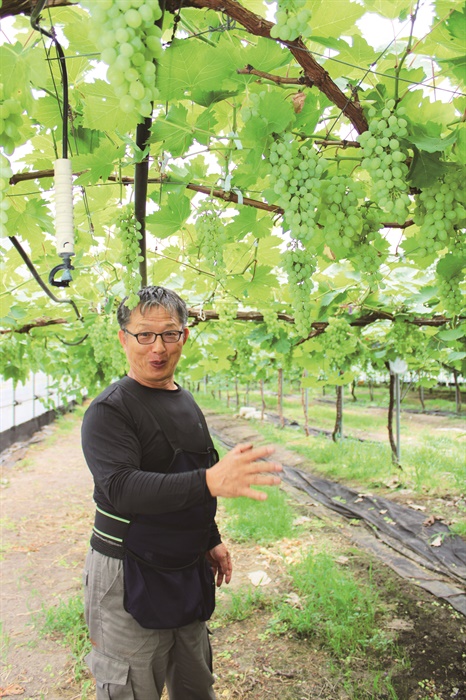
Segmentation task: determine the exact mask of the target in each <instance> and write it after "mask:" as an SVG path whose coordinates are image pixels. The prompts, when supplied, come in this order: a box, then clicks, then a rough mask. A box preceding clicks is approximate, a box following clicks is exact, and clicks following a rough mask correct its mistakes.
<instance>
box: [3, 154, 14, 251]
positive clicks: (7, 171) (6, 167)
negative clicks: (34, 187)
mask: <svg viewBox="0 0 466 700" xmlns="http://www.w3.org/2000/svg"><path fill="white" fill-rule="evenodd" d="M12 175H13V171H12V169H11V167H10V161H9V160H8V158H7V157H6V156H4V155H2V154H1V153H0V238H5V237H6V236H8V235H9V234H8V230H7V227H6V225H7V223H8V209H9V208H10V200H9V198H8V197H6V192H7V190H8V189H9V187H10V177H11V176H12Z"/></svg>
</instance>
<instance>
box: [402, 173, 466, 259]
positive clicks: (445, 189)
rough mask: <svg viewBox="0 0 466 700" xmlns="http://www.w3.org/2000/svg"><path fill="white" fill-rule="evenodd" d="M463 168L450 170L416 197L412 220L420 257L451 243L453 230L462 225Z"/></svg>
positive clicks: (464, 216) (455, 235) (463, 213)
mask: <svg viewBox="0 0 466 700" xmlns="http://www.w3.org/2000/svg"><path fill="white" fill-rule="evenodd" d="M465 174H466V173H465V172H464V169H463V170H461V169H460V168H458V169H455V170H451V171H450V172H448V173H446V174H445V175H444V176H443V177H442V178H441V179H439V180H437V182H436V183H435V185H433V186H432V187H428V188H426V189H424V190H422V192H420V193H419V194H418V195H417V198H416V209H415V211H414V221H415V223H416V224H417V225H418V226H419V239H420V248H419V250H418V251H417V252H418V254H419V255H420V256H421V257H425V256H426V255H428V254H431V253H436V252H438V251H439V250H443V249H444V248H446V247H447V246H449V241H450V240H452V242H453V244H454V241H455V239H456V237H457V227H459V226H461V225H462V224H463V223H464V219H465V218H466V209H465V207H464V180H465Z"/></svg>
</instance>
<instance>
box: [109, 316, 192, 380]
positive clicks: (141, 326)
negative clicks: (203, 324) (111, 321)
mask: <svg viewBox="0 0 466 700" xmlns="http://www.w3.org/2000/svg"><path fill="white" fill-rule="evenodd" d="M181 329H182V326H181V323H180V320H179V319H178V317H177V316H176V315H173V316H172V315H171V314H170V313H169V312H168V311H166V310H165V309H164V308H163V307H161V306H154V307H152V308H151V309H148V310H147V311H146V313H145V314H144V315H142V314H141V311H140V308H139V306H138V307H136V308H135V309H134V310H133V311H132V312H131V317H130V320H129V323H128V325H127V330H128V331H130V332H131V333H142V332H148V331H151V332H154V333H162V331H180V330H181ZM188 335H189V330H188V329H187V328H185V329H184V331H183V335H182V336H181V338H180V339H179V341H178V342H177V343H164V342H163V341H162V338H161V337H160V336H157V338H156V340H155V343H153V344H152V345H140V344H139V343H138V341H137V340H136V338H133V337H132V336H131V335H128V333H125V332H124V331H122V330H120V331H119V333H118V337H119V339H120V343H121V344H122V346H123V349H124V351H125V353H126V357H127V358H128V362H129V367H130V370H129V372H128V376H130V377H131V378H132V379H135V380H136V381H137V382H139V383H140V384H143V385H144V386H149V387H152V388H153V389H175V388H176V385H175V382H174V379H173V376H174V374H175V368H176V365H177V364H178V360H179V359H180V356H181V351H182V349H183V345H184V344H185V342H186V340H187V338H188Z"/></svg>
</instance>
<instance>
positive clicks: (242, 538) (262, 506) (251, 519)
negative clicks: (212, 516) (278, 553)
mask: <svg viewBox="0 0 466 700" xmlns="http://www.w3.org/2000/svg"><path fill="white" fill-rule="evenodd" d="M260 491H264V492H265V493H267V500H266V501H253V500H251V499H250V498H231V499H225V503H224V505H225V510H226V512H227V515H228V520H227V523H226V524H225V531H226V532H227V534H228V536H229V537H231V538H232V539H234V540H236V541H237V542H257V543H258V544H269V543H271V542H276V541H277V540H281V539H283V538H284V537H291V536H292V535H293V534H295V529H294V528H293V520H294V519H295V517H296V511H295V510H294V509H293V508H292V506H291V505H290V502H289V500H288V498H287V496H286V494H285V493H284V492H283V491H281V490H280V489H279V488H277V487H273V486H262V487H260Z"/></svg>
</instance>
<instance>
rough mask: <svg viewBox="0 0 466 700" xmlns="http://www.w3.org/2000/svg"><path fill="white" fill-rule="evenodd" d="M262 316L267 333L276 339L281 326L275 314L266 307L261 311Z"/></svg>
mask: <svg viewBox="0 0 466 700" xmlns="http://www.w3.org/2000/svg"><path fill="white" fill-rule="evenodd" d="M262 315H263V317H264V323H265V325H266V326H267V331H268V332H269V333H270V334H271V335H273V336H275V337H278V336H279V335H280V332H281V325H280V321H279V319H278V316H277V312H276V311H274V310H273V309H271V308H269V307H268V308H265V309H264V310H263V311H262ZM295 322H296V319H295Z"/></svg>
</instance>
